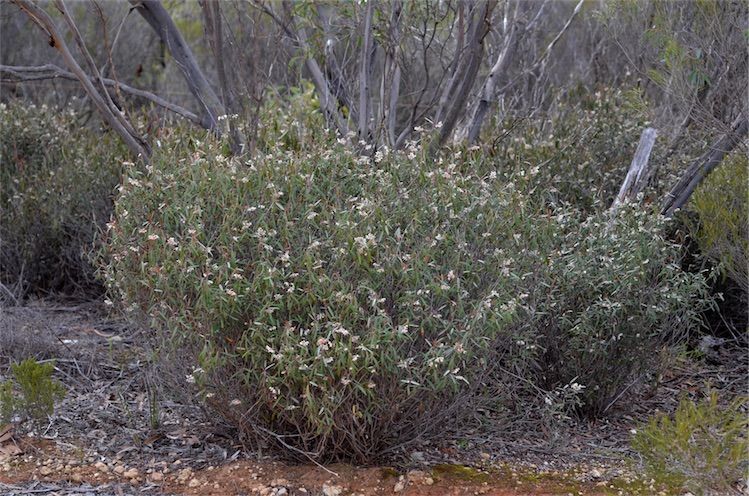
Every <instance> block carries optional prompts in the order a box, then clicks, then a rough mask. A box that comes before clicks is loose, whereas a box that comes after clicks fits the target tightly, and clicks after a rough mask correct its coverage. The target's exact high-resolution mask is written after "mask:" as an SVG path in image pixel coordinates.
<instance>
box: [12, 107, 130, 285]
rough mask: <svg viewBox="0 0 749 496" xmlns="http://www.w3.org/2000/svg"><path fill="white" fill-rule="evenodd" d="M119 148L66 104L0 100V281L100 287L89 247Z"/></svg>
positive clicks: (108, 204) (105, 210)
mask: <svg viewBox="0 0 749 496" xmlns="http://www.w3.org/2000/svg"><path fill="white" fill-rule="evenodd" d="M122 149H123V148H122V146H121V145H120V144H119V141H118V140H117V139H116V138H114V137H112V136H109V135H108V134H100V133H96V132H94V131H92V130H88V129H85V128H84V129H81V126H80V124H79V123H77V122H76V119H75V116H74V115H72V114H71V113H70V112H68V111H66V110H63V111H61V110H60V109H52V108H47V107H34V106H27V105H24V104H20V103H12V104H10V105H4V104H3V105H1V106H0V283H2V284H5V285H6V286H8V287H20V288H25V289H27V290H30V291H34V292H48V291H75V290H80V291H84V292H90V291H92V290H97V288H100V285H99V284H98V283H97V282H96V280H95V278H94V270H93V268H92V265H91V264H90V262H89V260H88V255H87V253H88V252H90V251H91V247H92V245H93V244H94V243H95V239H96V236H97V232H98V230H99V228H100V227H101V226H103V225H104V223H105V222H106V220H107V219H108V218H109V215H110V213H111V211H112V196H113V193H114V188H115V186H116V185H117V183H118V182H119V176H120V171H121V163H122V159H121V158H120V157H122V153H121V152H122ZM19 292H23V291H19Z"/></svg>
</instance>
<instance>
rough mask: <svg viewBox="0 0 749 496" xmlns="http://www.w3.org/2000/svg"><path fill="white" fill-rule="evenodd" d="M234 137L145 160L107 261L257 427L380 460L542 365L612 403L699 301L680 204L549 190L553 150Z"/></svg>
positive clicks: (133, 176)
mask: <svg viewBox="0 0 749 496" xmlns="http://www.w3.org/2000/svg"><path fill="white" fill-rule="evenodd" d="M341 141H343V140H341ZM221 149H222V148H221V144H220V143H215V142H214V141H213V140H212V139H211V138H209V137H206V138H205V139H204V140H195V139H194V138H188V137H182V138H180V137H179V136H174V137H173V138H171V139H170V141H169V142H165V143H162V147H161V148H157V149H156V150H155V152H154V156H153V161H152V165H151V166H149V167H147V168H145V169H143V170H141V169H137V168H130V170H129V171H128V177H127V178H126V180H125V181H124V183H123V185H122V186H121V190H120V193H119V197H118V199H117V200H116V217H115V219H114V220H113V221H112V222H111V223H110V224H109V243H108V257H109V264H108V266H107V268H106V274H107V280H108V283H109V285H110V287H111V289H112V294H113V295H114V296H116V297H118V298H120V299H121V300H122V302H123V303H124V305H125V306H126V307H127V308H129V309H130V310H132V311H133V312H135V313H136V315H137V314H141V315H147V316H149V317H150V318H151V319H152V322H153V324H154V326H155V327H156V329H158V330H159V332H160V335H161V336H162V338H163V340H164V341H163V344H164V348H163V349H164V350H170V349H171V350H173V349H176V348H179V349H180V352H181V353H185V354H186V355H187V360H188V361H189V360H192V362H191V363H190V364H189V365H190V369H191V373H190V374H188V376H187V380H186V384H187V385H188V386H189V387H190V388H193V392H194V393H195V394H197V395H198V396H199V397H200V398H201V399H202V400H204V401H205V402H206V404H208V405H209V406H210V407H211V408H213V409H214V410H215V411H217V412H219V413H220V414H221V416H222V417H223V418H224V419H226V420H228V421H229V422H231V423H232V424H233V425H235V426H236V427H238V428H239V430H240V432H241V433H242V435H243V436H244V437H245V439H247V440H257V439H262V438H265V439H270V440H273V441H275V442H277V443H278V444H279V445H282V446H283V447H284V448H285V449H287V450H290V451H291V452H292V453H296V454H300V453H301V452H303V453H305V454H306V455H308V456H312V457H315V458H323V459H331V458H347V459H354V460H367V459H371V458H372V457H374V456H377V455H379V454H382V453H383V452H387V451H388V450H389V449H393V448H394V447H396V446H400V445H402V443H406V442H409V441H413V440H415V439H417V438H420V439H425V438H428V437H429V436H430V435H439V434H440V433H441V432H443V431H441V430H439V428H440V427H444V426H445V425H446V424H451V425H453V426H456V425H459V423H460V422H461V421H463V420H464V419H465V418H466V415H473V414H475V411H474V405H475V403H474V400H475V401H478V400H482V401H491V402H494V403H503V402H505V401H506V400H508V396H507V395H508V392H507V391H517V390H518V387H519V386H518V384H523V385H525V384H527V383H530V384H533V385H534V387H533V390H534V394H537V392H538V391H547V390H557V391H562V390H564V387H563V386H565V385H569V388H571V389H570V390H571V391H572V393H574V394H566V393H565V398H572V399H574V402H575V405H577V407H578V408H580V409H583V410H586V409H589V410H590V411H592V412H594V413H595V412H598V411H601V408H600V405H602V404H604V403H606V402H607V401H610V400H611V399H612V395H615V394H618V393H620V392H621V391H622V390H623V389H624V388H625V387H626V384H627V383H628V382H629V381H631V380H632V375H633V374H634V373H636V372H637V371H639V370H641V369H642V368H644V367H647V366H648V365H649V364H650V363H651V362H650V361H649V360H648V358H650V357H652V355H653V347H654V346H656V345H657V344H659V343H663V342H665V341H666V340H668V339H671V338H673V337H675V336H677V335H680V334H681V333H682V332H685V331H686V330H687V329H688V326H689V325H690V324H691V323H692V322H693V319H694V312H696V311H697V308H698V307H699V305H696V304H695V303H696V302H697V299H698V298H699V297H701V294H700V291H701V290H702V288H703V287H704V284H703V283H704V281H703V280H702V278H701V276H699V275H693V276H689V275H686V274H683V273H682V272H680V270H679V269H678V267H677V266H676V265H675V264H673V261H674V257H675V256H676V255H677V253H678V250H677V249H676V248H675V247H674V246H672V245H671V244H669V243H668V242H667V241H666V240H665V239H663V237H661V236H660V234H659V229H660V224H659V223H658V221H656V220H653V219H652V217H651V216H649V215H646V214H644V213H637V212H635V211H631V210H629V209H626V208H625V209H623V210H622V212H621V217H620V219H619V220H617V221H615V222H613V224H612V227H611V229H610V230H609V228H608V227H607V217H605V216H597V217H592V218H589V219H586V218H585V216H584V215H583V214H582V213H580V212H579V211H577V210H575V209H572V208H565V209H556V210H554V209H549V208H548V207H546V206H545V205H544V201H542V200H539V199H538V198H537V197H535V196H533V195H532V194H530V193H528V192H529V191H532V190H533V182H534V181H536V176H537V175H538V172H537V171H534V170H533V169H532V168H531V170H529V171H528V173H525V174H517V175H516V176H514V177H506V176H502V175H500V174H498V173H497V171H496V169H495V167H494V165H492V164H490V163H489V161H482V160H479V159H478V157H477V156H474V155H472V153H473V152H472V151H457V152H455V153H454V154H452V155H450V156H449V157H445V158H443V159H439V160H437V161H436V162H431V161H426V160H424V159H423V158H422V151H421V149H420V148H419V147H418V146H417V144H416V143H411V144H409V146H407V147H406V149H405V150H403V151H402V152H397V153H392V152H388V151H387V150H378V151H376V152H375V153H373V154H372V156H371V157H362V156H358V155H357V154H355V153H353V152H352V151H350V147H347V146H343V145H342V144H341V143H336V142H335V141H330V142H320V143H318V144H317V146H316V147H314V148H309V149H308V151H286V150H284V149H282V148H280V147H279V148H277V149H275V150H273V151H270V152H268V153H267V154H265V155H263V156H259V157H256V158H253V159H250V160H246V161H243V160H240V159H237V158H226V157H225V156H224V155H223V154H222V153H221ZM364 151H365V152H367V151H369V152H371V150H367V149H366V147H365V148H364ZM186 350H187V351H186ZM604 374H606V376H605V377H604V376H603V375H604ZM550 394H551V395H553V393H550ZM548 399H549V401H552V402H553V401H557V399H555V398H548ZM570 401H572V400H570Z"/></svg>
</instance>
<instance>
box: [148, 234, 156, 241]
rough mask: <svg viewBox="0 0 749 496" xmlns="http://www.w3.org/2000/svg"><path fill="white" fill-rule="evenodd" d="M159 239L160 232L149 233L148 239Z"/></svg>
mask: <svg viewBox="0 0 749 496" xmlns="http://www.w3.org/2000/svg"><path fill="white" fill-rule="evenodd" d="M157 239H159V235H158V234H149V235H148V241H156V240H157Z"/></svg>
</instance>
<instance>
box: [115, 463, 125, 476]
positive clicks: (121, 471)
mask: <svg viewBox="0 0 749 496" xmlns="http://www.w3.org/2000/svg"><path fill="white" fill-rule="evenodd" d="M114 473H115V474H119V475H122V474H124V473H125V466H124V465H117V466H115V467H114Z"/></svg>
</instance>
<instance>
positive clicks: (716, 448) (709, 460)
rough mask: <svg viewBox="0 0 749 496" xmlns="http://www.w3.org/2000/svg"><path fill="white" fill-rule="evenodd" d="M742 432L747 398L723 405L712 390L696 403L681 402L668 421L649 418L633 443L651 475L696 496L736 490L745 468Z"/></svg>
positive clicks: (746, 445)
mask: <svg viewBox="0 0 749 496" xmlns="http://www.w3.org/2000/svg"><path fill="white" fill-rule="evenodd" d="M747 429H749V417H748V416H747V398H746V397H742V398H737V399H735V400H734V401H732V402H731V403H730V404H728V405H723V404H720V403H719V401H718V395H717V393H715V392H711V393H710V394H709V395H708V397H707V398H705V399H704V400H702V401H701V402H699V403H695V402H693V401H691V400H689V399H686V398H685V399H683V400H682V401H681V402H680V403H679V406H678V408H677V410H676V412H675V413H674V415H673V417H672V416H669V415H666V414H662V413H661V414H658V415H656V416H655V417H653V418H652V419H651V420H650V422H649V423H648V424H647V425H646V426H644V427H643V428H642V429H639V430H638V432H637V433H636V434H635V437H634V439H633V441H632V445H633V447H634V449H635V450H637V451H638V452H639V453H640V454H641V455H642V457H643V459H644V461H645V464H646V467H647V469H648V471H649V472H650V474H651V476H652V477H654V478H656V479H668V480H670V481H673V482H676V483H678V484H682V485H684V486H685V487H686V488H687V489H689V490H690V491H692V492H694V493H696V494H706V493H707V494H712V493H711V491H720V493H721V494H723V493H724V492H725V493H729V492H731V491H733V490H736V487H737V483H738V482H739V481H740V480H741V479H742V477H745V476H746V473H747V469H748V468H749V466H748V464H747V452H749V437H747Z"/></svg>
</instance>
